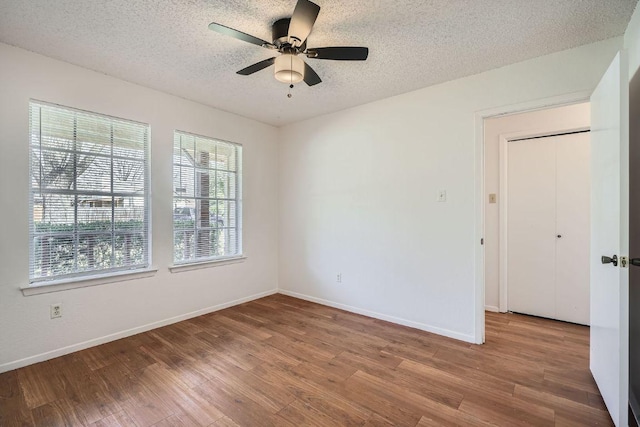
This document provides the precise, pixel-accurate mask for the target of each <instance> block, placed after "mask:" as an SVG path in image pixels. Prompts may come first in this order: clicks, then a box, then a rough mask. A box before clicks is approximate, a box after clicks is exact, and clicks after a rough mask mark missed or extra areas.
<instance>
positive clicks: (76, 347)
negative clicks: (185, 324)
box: [0, 289, 278, 373]
mask: <svg viewBox="0 0 640 427" xmlns="http://www.w3.org/2000/svg"><path fill="white" fill-rule="evenodd" d="M277 293H278V290H277V289H272V290H270V291H266V292H261V293H259V294H255V295H251V296H248V297H245V298H240V299H237V300H234V301H229V302H226V303H222V304H218V305H214V306H211V307H207V308H203V309H200V310H196V311H192V312H190V313H186V314H181V315H179V316H175V317H170V318H168V319H164V320H159V321H157V322H153V323H148V324H146V325H143V326H138V327H135V328H131V329H127V330H124V331H120V332H116V333H114V334H109V335H105V336H103V337H100V338H94V339H91V340H88V341H84V342H81V343H78V344H73V345H70V346H67V347H62V348H59V349H56V350H51V351H47V352H45V353H41V354H38V355H35V356H30V357H25V358H24V359H19V360H15V361H13V362H8V363H4V364H2V365H0V373H3V372H7V371H12V370H14V369H18V368H22V367H24V366H28V365H32V364H34V363H38V362H44V361H45V360H49V359H53V358H56V357H60V356H64V355H65V354H69V353H73V352H76V351H80V350H84V349H86V348H89V347H95V346H97V345H100V344H104V343H108V342H111V341H115V340H119V339H120V338H126V337H130V336H131V335H136V334H139V333H141V332H147V331H150V330H152V329H156V328H160V327H162V326H167V325H171V324H173V323H177V322H182V321H183V320H187V319H191V318H193V317H198V316H202V315H203V314H209V313H213V312H214V311H218V310H222V309H225V308H229V307H233V306H234V305H238V304H243V303H245V302H249V301H253V300H256V299H260V298H264V297H266V296H269V295H273V294H277Z"/></svg>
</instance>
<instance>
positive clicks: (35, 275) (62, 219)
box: [29, 101, 149, 283]
mask: <svg viewBox="0 0 640 427" xmlns="http://www.w3.org/2000/svg"><path fill="white" fill-rule="evenodd" d="M29 109H30V114H29V124H30V141H29V143H30V153H31V154H30V156H31V197H30V209H29V228H30V232H29V237H30V245H31V247H30V249H31V256H30V262H29V269H30V273H29V277H30V282H31V283H35V282H46V281H51V280H58V279H64V278H71V277H82V276H92V275H97V274H105V273H110V272H117V271H124V270H135V269H143V268H146V267H148V265H149V151H148V145H149V126H148V125H145V124H141V123H136V122H131V121H127V120H122V119H117V118H113V117H108V116H103V115H99V114H95V113H90V112H85V111H80V110H75V109H71V108H66V107H60V106H57V105H50V104H45V103H41V102H35V101H32V102H30V104H29Z"/></svg>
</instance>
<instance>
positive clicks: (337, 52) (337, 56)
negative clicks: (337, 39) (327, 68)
mask: <svg viewBox="0 0 640 427" xmlns="http://www.w3.org/2000/svg"><path fill="white" fill-rule="evenodd" d="M305 53H306V55H307V57H309V58H314V59H333V60H335V61H364V60H366V59H367V57H368V56H369V48H368V47H317V48H314V49H307V51H306V52H305Z"/></svg>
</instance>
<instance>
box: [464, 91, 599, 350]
mask: <svg viewBox="0 0 640 427" xmlns="http://www.w3.org/2000/svg"><path fill="white" fill-rule="evenodd" d="M590 96H591V91H581V92H573V93H567V94H564V95H559V96H554V97H550V98H543V99H537V100H533V101H527V102H522V103H517V104H511V105H505V106H501V107H495V108H490V109H486V110H479V111H476V113H475V178H476V179H475V182H476V184H475V200H474V206H475V212H476V215H475V221H474V222H475V224H474V229H475V232H474V240H475V248H476V249H475V254H474V264H475V280H474V282H475V283H474V298H475V313H474V319H475V327H474V337H475V339H474V342H475V343H476V344H483V343H484V341H485V315H484V312H485V307H484V302H485V295H484V275H485V265H484V262H485V260H484V245H483V244H482V243H481V242H482V239H484V235H485V230H484V171H485V164H484V163H485V158H484V146H485V143H484V121H485V119H488V118H491V117H498V116H505V115H509V114H517V113H524V112H528V111H537V110H543V109H546V108H552V107H561V106H565V105H572V104H579V103H582V102H588V101H589V98H590Z"/></svg>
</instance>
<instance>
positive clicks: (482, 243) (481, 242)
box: [480, 237, 484, 245]
mask: <svg viewBox="0 0 640 427" xmlns="http://www.w3.org/2000/svg"><path fill="white" fill-rule="evenodd" d="M480 244H481V245H484V237H483V238H482V239H480Z"/></svg>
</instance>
